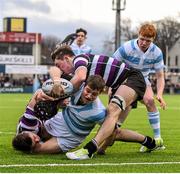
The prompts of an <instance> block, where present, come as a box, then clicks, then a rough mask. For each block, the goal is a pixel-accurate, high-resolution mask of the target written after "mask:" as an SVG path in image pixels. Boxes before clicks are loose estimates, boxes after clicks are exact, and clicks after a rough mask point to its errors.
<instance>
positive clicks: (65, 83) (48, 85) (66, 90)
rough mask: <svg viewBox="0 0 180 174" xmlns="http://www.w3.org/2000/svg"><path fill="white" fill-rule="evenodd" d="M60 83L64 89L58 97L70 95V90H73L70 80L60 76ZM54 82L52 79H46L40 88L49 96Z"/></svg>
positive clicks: (62, 97)
mask: <svg viewBox="0 0 180 174" xmlns="http://www.w3.org/2000/svg"><path fill="white" fill-rule="evenodd" d="M59 83H60V85H61V86H62V88H63V90H64V94H62V95H61V96H59V98H58V99H64V98H67V97H70V96H71V94H72V92H73V85H72V83H71V82H70V81H68V80H66V79H64V78H60V82H59ZM53 85H54V82H53V80H52V79H48V80H46V81H45V82H44V83H43V84H42V90H43V92H44V93H45V94H47V95H49V96H51V90H52V88H53Z"/></svg>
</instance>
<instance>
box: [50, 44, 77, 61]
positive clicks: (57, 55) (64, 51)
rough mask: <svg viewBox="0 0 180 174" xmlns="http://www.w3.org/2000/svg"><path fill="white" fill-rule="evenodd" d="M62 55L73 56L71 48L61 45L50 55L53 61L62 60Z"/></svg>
mask: <svg viewBox="0 0 180 174" xmlns="http://www.w3.org/2000/svg"><path fill="white" fill-rule="evenodd" d="M64 55H69V56H74V52H73V51H72V49H71V47H70V46H68V45H63V46H60V47H58V48H56V49H55V50H54V52H53V53H52V54H51V58H52V60H53V61H54V60H55V59H63V56H64Z"/></svg>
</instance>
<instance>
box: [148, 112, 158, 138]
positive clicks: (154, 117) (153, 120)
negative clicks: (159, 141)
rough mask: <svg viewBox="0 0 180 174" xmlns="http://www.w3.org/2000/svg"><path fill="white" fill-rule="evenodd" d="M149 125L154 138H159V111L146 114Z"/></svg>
mask: <svg viewBox="0 0 180 174" xmlns="http://www.w3.org/2000/svg"><path fill="white" fill-rule="evenodd" d="M148 118H149V123H150V125H151V128H152V129H153V133H154V138H160V137H161V130H160V113H159V111H156V112H148Z"/></svg>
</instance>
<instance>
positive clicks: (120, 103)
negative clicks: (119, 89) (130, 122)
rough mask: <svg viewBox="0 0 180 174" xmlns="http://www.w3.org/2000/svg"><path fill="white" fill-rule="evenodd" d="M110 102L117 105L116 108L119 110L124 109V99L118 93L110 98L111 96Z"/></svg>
mask: <svg viewBox="0 0 180 174" xmlns="http://www.w3.org/2000/svg"><path fill="white" fill-rule="evenodd" d="M110 103H113V104H115V105H116V106H117V108H118V109H120V110H123V111H124V110H125V108H126V101H125V100H124V98H123V97H122V96H120V95H114V96H113V97H112V98H111V101H110Z"/></svg>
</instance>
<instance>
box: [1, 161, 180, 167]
mask: <svg viewBox="0 0 180 174" xmlns="http://www.w3.org/2000/svg"><path fill="white" fill-rule="evenodd" d="M164 164H169V165H171V164H173V165H174V164H180V161H174V162H144V163H143V162H141V163H140V162H139V163H92V164H90V163H84V164H83V163H79V164H7V165H6V164H4V165H2V164H1V165H0V168H13V167H68V166H69V167H71V166H82V167H86V166H128V165H164Z"/></svg>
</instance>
